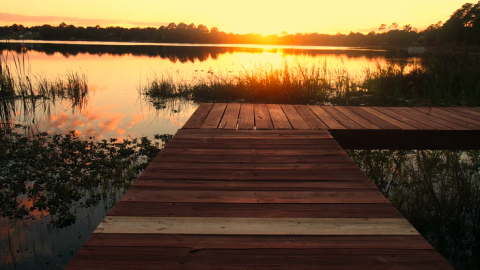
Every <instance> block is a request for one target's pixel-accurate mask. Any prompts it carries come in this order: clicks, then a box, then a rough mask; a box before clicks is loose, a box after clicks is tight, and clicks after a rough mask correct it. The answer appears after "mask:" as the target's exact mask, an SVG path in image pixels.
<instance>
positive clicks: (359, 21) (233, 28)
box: [0, 0, 466, 35]
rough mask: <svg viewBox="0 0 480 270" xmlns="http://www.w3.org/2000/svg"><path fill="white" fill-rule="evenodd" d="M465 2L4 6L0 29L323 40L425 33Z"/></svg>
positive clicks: (109, 1)
mask: <svg viewBox="0 0 480 270" xmlns="http://www.w3.org/2000/svg"><path fill="white" fill-rule="evenodd" d="M465 2H466V1H465V0H437V1H433V0H426V1H413V0H405V1H395V2H394V1H380V0H367V1H352V0H345V1H336V2H331V1H307V0H297V1H285V0H281V1H258V0H244V1H235V2H231V1H219V0H204V1H192V0H184V1H154V0H138V1H130V0H115V1H113V0H106V1H93V0H85V1H54V0H47V1H35V0H24V1H20V2H18V1H6V2H4V3H2V10H1V12H0V24H1V25H10V24H13V23H17V24H23V25H24V26H33V25H42V24H51V25H58V24H60V23H61V22H65V23H67V24H73V25H76V26H95V25H100V26H102V27H106V26H122V27H149V26H152V27H159V26H162V25H167V24H168V23H170V22H175V23H179V22H184V23H187V24H190V23H194V24H196V25H198V24H203V25H206V26H207V27H208V28H211V27H218V29H219V30H220V31H224V32H227V33H229V32H233V33H239V34H245V33H262V34H264V35H268V34H280V33H282V32H283V31H286V32H288V33H290V34H292V33H293V34H294V33H297V32H299V33H309V32H318V33H325V34H336V33H338V32H340V33H346V34H348V33H349V32H350V31H353V32H362V33H367V32H370V31H378V28H379V26H380V25H381V24H383V23H384V24H386V25H387V26H388V25H390V24H392V22H396V23H398V25H400V26H403V25H406V24H411V25H412V26H413V27H415V28H417V29H419V30H422V29H424V28H426V27H427V26H428V25H430V24H434V23H437V22H438V21H443V22H445V21H446V20H448V18H449V17H450V15H452V13H453V12H454V11H455V10H457V9H458V8H460V7H461V5H462V4H464V3H465Z"/></svg>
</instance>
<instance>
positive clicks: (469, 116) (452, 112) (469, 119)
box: [435, 108, 480, 129]
mask: <svg viewBox="0 0 480 270" xmlns="http://www.w3.org/2000/svg"><path fill="white" fill-rule="evenodd" d="M435 112H437V113H439V114H442V115H447V116H449V117H451V118H454V119H456V120H457V121H456V122H455V123H457V122H458V120H460V121H462V122H466V123H469V124H470V125H474V126H475V127H476V128H472V129H479V128H480V117H478V116H476V115H474V114H473V113H474V112H470V113H464V112H462V111H460V110H458V109H457V108H438V109H435Z"/></svg>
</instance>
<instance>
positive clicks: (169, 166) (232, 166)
mask: <svg viewBox="0 0 480 270" xmlns="http://www.w3.org/2000/svg"><path fill="white" fill-rule="evenodd" d="M148 168H149V170H180V169H197V170H202V169H206V170H215V169H219V170H220V169H222V170H294V171H331V170H346V169H354V170H357V169H358V168H357V165H356V164H355V163H354V162H340V163H334V164H237V163H223V164H222V163H213V164H212V163H171V162H170V163H156V164H152V166H149V167H148Z"/></svg>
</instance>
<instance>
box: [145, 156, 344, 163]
mask: <svg viewBox="0 0 480 270" xmlns="http://www.w3.org/2000/svg"><path fill="white" fill-rule="evenodd" d="M351 160H352V159H351V158H350V157H348V156H346V155H344V154H343V153H341V154H338V155H328V156H313V157H281V156H275V157H269V158H264V157H255V156H242V157H239V156H203V157H202V158H199V157H197V156H178V155H177V156H169V155H157V157H156V158H155V159H154V160H153V161H152V162H151V164H154V163H157V162H159V163H169V162H176V163H181V162H184V163H203V162H205V161H208V162H209V163H239V164H335V163H340V162H351Z"/></svg>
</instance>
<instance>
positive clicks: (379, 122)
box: [344, 106, 400, 130]
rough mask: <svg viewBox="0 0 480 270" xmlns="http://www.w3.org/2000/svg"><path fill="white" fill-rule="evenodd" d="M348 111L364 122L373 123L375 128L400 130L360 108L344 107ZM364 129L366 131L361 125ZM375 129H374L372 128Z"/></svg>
mask: <svg viewBox="0 0 480 270" xmlns="http://www.w3.org/2000/svg"><path fill="white" fill-rule="evenodd" d="M344 108H346V109H348V110H350V111H352V112H353V113H355V114H357V115H359V116H361V117H363V118H365V119H366V120H368V121H370V122H371V123H374V124H375V126H378V127H380V128H382V129H386V130H399V129H400V128H399V127H397V126H395V125H393V124H391V123H390V122H387V121H385V120H383V119H381V118H378V117H377V116H375V115H373V114H371V113H369V112H367V111H365V110H362V109H361V108H360V107H354V106H348V107H344ZM363 126H364V127H365V128H366V129H368V127H367V126H365V125H363ZM374 129H376V128H374Z"/></svg>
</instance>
